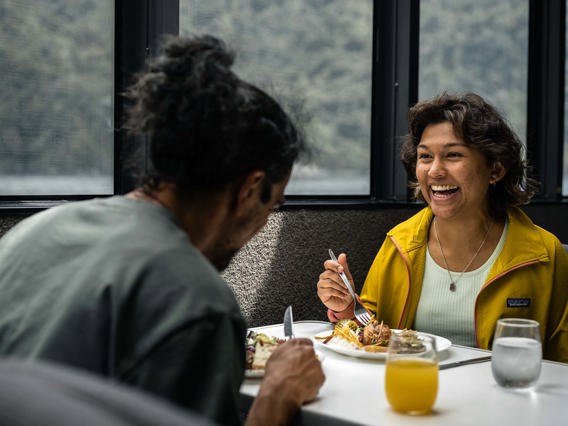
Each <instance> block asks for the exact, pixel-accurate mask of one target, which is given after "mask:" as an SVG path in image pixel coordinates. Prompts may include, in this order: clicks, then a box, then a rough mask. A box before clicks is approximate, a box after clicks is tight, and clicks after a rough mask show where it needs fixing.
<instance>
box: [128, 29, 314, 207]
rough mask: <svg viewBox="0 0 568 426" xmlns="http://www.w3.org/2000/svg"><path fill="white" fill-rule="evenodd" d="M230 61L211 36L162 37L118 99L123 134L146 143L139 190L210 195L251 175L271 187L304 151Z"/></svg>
mask: <svg viewBox="0 0 568 426" xmlns="http://www.w3.org/2000/svg"><path fill="white" fill-rule="evenodd" d="M234 60H235V53H234V51H232V50H231V49H229V48H228V47H227V46H226V45H225V43H224V42H223V41H222V40H220V39H218V38H215V37H213V36H210V35H204V36H193V37H189V38H180V37H168V38H166V39H165V40H164V43H163V45H162V52H161V54H160V55H159V56H158V57H157V58H156V59H155V60H154V61H152V62H151V63H150V64H149V66H148V68H147V70H146V71H145V72H143V73H141V74H139V75H138V76H137V78H136V81H135V83H134V84H133V85H132V86H131V87H130V88H129V89H128V91H127V92H126V93H125V96H126V97H127V99H129V100H130V105H129V107H128V109H127V113H126V122H125V127H126V129H127V130H129V131H130V132H131V133H132V134H142V135H146V136H148V138H149V141H150V149H149V157H150V161H151V164H150V169H149V170H148V172H147V174H146V175H145V177H144V179H143V188H144V189H145V190H147V191H152V190H155V189H156V188H157V187H158V186H159V185H160V183H161V182H171V183H174V184H175V186H176V188H177V190H178V192H179V193H180V194H181V195H184V194H189V193H193V192H195V193H203V192H209V191H217V190H221V189H223V188H224V187H226V186H227V185H228V184H230V183H231V182H233V181H235V180H238V179H239V178H240V177H243V176H245V175H246V174H247V173H249V172H251V171H253V170H263V171H265V173H266V181H267V182H268V184H269V185H271V184H272V183H275V182H280V181H282V180H283V179H284V178H286V177H287V175H288V174H289V172H290V170H291V168H292V165H293V163H294V162H295V161H296V159H297V158H298V156H299V155H300V154H301V153H302V152H303V151H305V150H306V144H305V141H304V137H303V135H302V134H301V132H300V130H299V128H298V126H297V125H296V124H295V123H293V122H292V119H291V118H290V116H289V115H288V114H287V113H286V112H284V110H283V109H282V107H281V106H280V105H279V104H278V103H277V102H276V101H275V100H274V99H273V98H272V97H270V96H269V95H268V94H267V93H265V92H264V91H262V90H261V89H259V88H257V87H255V86H253V85H252V84H249V83H247V82H245V81H243V80H242V79H240V78H239V77H238V76H237V75H236V74H235V73H233V71H232V70H231V67H232V65H233V62H234ZM269 188H270V186H269V187H268V189H269ZM265 192H266V191H265ZM267 196H268V194H265V195H264V197H263V198H264V199H265V201H266V199H267Z"/></svg>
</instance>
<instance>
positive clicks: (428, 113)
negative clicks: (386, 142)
mask: <svg viewBox="0 0 568 426" xmlns="http://www.w3.org/2000/svg"><path fill="white" fill-rule="evenodd" d="M446 121H447V122H450V123H451V125H452V127H453V129H454V133H455V134H456V136H457V137H459V138H460V139H462V140H463V141H464V142H465V143H466V144H467V145H468V146H470V147H472V148H475V149H477V150H479V151H480V152H481V153H482V154H483V155H484V156H485V158H486V160H487V164H488V165H490V166H491V165H492V164H494V163H495V162H500V163H501V164H502V165H503V167H504V168H505V169H506V174H505V176H504V177H503V178H502V179H501V180H500V181H498V182H497V183H496V184H495V185H492V186H490V189H489V200H488V201H489V203H488V204H489V209H490V214H491V215H492V216H493V217H494V218H503V217H505V215H506V211H507V208H508V207H510V206H519V205H523V204H527V203H528V202H529V201H530V199H531V198H532V197H533V195H534V194H535V192H536V190H537V188H538V182H537V181H536V180H535V179H534V178H533V177H532V176H531V173H530V169H529V167H528V165H527V162H526V161H525V159H524V156H523V152H524V146H523V144H522V143H521V141H520V140H519V138H518V136H517V135H516V134H515V132H514V131H513V130H512V129H511V127H510V126H509V124H508V123H507V122H506V121H505V119H504V118H503V117H502V116H501V114H499V112H498V111H497V110H496V109H495V108H494V107H493V106H491V105H490V104H488V103H487V102H486V101H485V100H484V99H483V98H482V97H481V96H479V95H476V94H474V93H465V94H462V95H452V94H448V93H446V92H444V93H442V94H440V95H438V96H436V97H434V98H432V99H429V100H425V101H421V102H418V103H417V104H416V105H414V106H413V107H411V108H410V110H409V113H408V123H409V134H408V135H407V136H406V138H405V141H404V143H403V145H402V149H401V159H402V162H403V164H404V166H405V168H406V171H407V173H408V176H409V177H410V186H411V188H413V189H414V190H415V195H416V197H417V198H419V199H422V200H423V197H422V194H421V193H420V189H419V185H418V181H417V178H416V162H417V151H416V149H417V146H418V144H419V143H420V139H421V138H422V133H423V132H424V129H425V128H426V127H427V126H428V125H430V124H438V123H442V122H446Z"/></svg>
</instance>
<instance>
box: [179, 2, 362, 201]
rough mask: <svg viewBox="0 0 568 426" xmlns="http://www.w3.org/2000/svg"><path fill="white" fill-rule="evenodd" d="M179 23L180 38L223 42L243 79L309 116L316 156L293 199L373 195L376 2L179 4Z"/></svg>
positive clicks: (293, 184)
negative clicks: (206, 37)
mask: <svg viewBox="0 0 568 426" xmlns="http://www.w3.org/2000/svg"><path fill="white" fill-rule="evenodd" d="M179 19H180V33H181V34H188V33H195V34H204V33H210V34H214V35H217V36H220V37H221V38H223V39H224V40H225V41H227V42H228V43H229V44H230V45H231V46H233V47H235V48H236V49H237V53H238V55H237V61H236V68H235V70H236V72H237V73H238V74H239V75H240V76H241V77H243V78H244V79H246V80H248V81H251V82H253V83H255V84H257V85H259V86H260V87H262V88H266V89H267V90H268V91H269V93H272V94H275V95H276V96H278V97H280V98H281V100H282V101H283V102H284V103H285V104H286V103H287V104H289V109H291V110H294V109H295V108H296V107H297V105H298V104H299V105H302V108H303V109H304V110H305V113H307V115H309V116H310V117H311V119H310V122H309V124H308V126H307V128H306V130H307V134H308V135H309V136H310V139H311V141H310V142H311V145H312V146H313V147H314V152H313V155H312V157H311V158H310V160H309V162H303V163H300V164H298V165H296V166H295V168H294V173H293V176H292V179H291V181H290V183H289V185H288V187H287V194H294V195H306V194H309V195H312V194H317V195H327V194H352V195H369V187H370V155H369V152H370V137H371V136H370V132H371V81H372V74H371V72H372V66H371V60H372V26H373V2H372V1H369V0H366V1H349V2H346V1H344V0H294V1H283V2H275V1H271V0H231V1H227V0H208V1H199V0H181V1H180V15H179Z"/></svg>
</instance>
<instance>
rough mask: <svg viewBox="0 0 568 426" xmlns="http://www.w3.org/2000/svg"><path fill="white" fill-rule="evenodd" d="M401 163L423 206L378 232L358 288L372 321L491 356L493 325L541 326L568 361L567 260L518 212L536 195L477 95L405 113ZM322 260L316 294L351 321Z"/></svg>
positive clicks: (546, 340)
mask: <svg viewBox="0 0 568 426" xmlns="http://www.w3.org/2000/svg"><path fill="white" fill-rule="evenodd" d="M409 129H410V133H409V135H408V137H407V139H406V141H405V143H404V145H403V147H402V161H403V163H404V165H405V167H406V169H407V172H408V173H409V176H411V182H412V186H413V188H414V189H415V190H416V195H417V197H418V198H420V199H422V200H423V201H424V202H425V203H426V204H427V206H426V207H425V208H424V209H423V210H421V211H420V212H418V213H417V214H416V215H414V216H413V217H411V218H410V219H408V220H406V221H405V222H403V223H401V224H399V225H397V226H395V227H394V228H393V229H391V230H390V231H389V232H388V233H387V237H386V238H385V240H384V242H383V245H382V247H381V249H380V250H379V252H378V254H377V256H376V258H375V260H374V262H373V264H372V266H371V269H370V271H369V273H368V276H367V279H366V280H365V284H364V286H363V289H362V291H361V301H362V302H363V304H364V305H365V306H366V307H367V308H368V309H369V310H370V311H371V312H373V313H375V314H376V316H377V319H379V320H383V321H385V322H386V323H387V324H389V325H390V326H392V327H395V328H413V329H417V330H420V331H423V332H429V333H434V334H438V335H443V336H445V337H448V338H449V339H451V340H452V341H453V343H456V344H462V345H468V346H477V347H480V348H484V349H489V348H490V347H491V342H492V336H493V332H494V327H495V322H496V321H497V319H499V318H501V317H521V318H532V319H534V320H537V321H539V323H540V325H541V332H542V338H543V352H544V357H545V358H547V359H552V360H558V361H563V362H568V302H567V295H568V255H567V254H566V251H565V250H564V248H563V247H562V245H561V243H560V241H559V240H558V239H557V238H556V237H555V236H554V235H553V234H551V233H550V232H548V231H546V230H544V229H542V228H540V227H538V226H536V225H535V224H533V223H532V222H531V220H530V219H529V218H528V217H527V216H526V215H525V214H524V213H523V212H522V211H521V210H520V209H519V208H518V207H517V206H520V205H523V204H526V203H527V202H528V201H529V200H530V198H531V197H532V195H533V194H534V192H535V189H536V181H534V180H533V179H532V178H530V177H529V176H528V170H527V165H526V163H525V162H524V160H523V155H522V144H521V142H520V141H519V139H518V137H517V136H516V135H515V133H514V132H513V131H512V130H511V128H510V127H509V126H508V125H507V123H506V122H505V120H504V119H503V118H502V117H501V116H500V114H499V113H498V112H497V111H496V110H495V108H493V107H492V106H491V105H489V104H488V103H487V102H485V101H484V100H483V99H482V98H481V97H480V96H477V95H475V94H471V93H468V94H465V95H463V96H454V95H449V94H446V93H444V94H442V95H440V96H437V97H435V98H433V99H431V100H428V101H424V102H420V103H418V104H416V105H415V106H414V107H412V108H411V109H410V112H409ZM338 261H339V263H338V262H334V261H331V260H328V261H326V262H325V263H324V267H325V271H324V272H323V273H322V274H321V275H320V279H319V282H318V285H317V287H318V296H319V297H320V299H321V300H322V302H323V303H324V304H325V305H326V306H327V308H328V309H329V310H328V316H329V318H330V320H332V321H337V320H338V319H342V318H352V317H353V303H352V299H351V298H350V296H349V293H348V292H347V290H346V289H345V287H343V285H342V283H341V279H340V278H339V276H338V274H337V273H338V271H341V270H345V272H346V274H347V275H348V277H350V280H351V282H353V281H352V279H351V275H350V274H349V269H348V266H347V259H346V256H345V254H341V255H340V256H339V258H338Z"/></svg>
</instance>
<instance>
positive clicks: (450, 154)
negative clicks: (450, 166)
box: [447, 152, 463, 158]
mask: <svg viewBox="0 0 568 426" xmlns="http://www.w3.org/2000/svg"><path fill="white" fill-rule="evenodd" d="M447 157H448V158H455V157H463V155H462V154H461V152H448V155H447Z"/></svg>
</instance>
